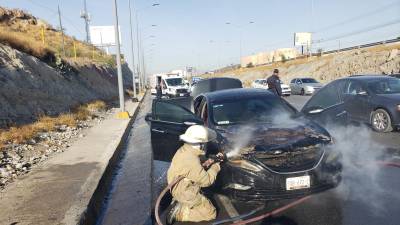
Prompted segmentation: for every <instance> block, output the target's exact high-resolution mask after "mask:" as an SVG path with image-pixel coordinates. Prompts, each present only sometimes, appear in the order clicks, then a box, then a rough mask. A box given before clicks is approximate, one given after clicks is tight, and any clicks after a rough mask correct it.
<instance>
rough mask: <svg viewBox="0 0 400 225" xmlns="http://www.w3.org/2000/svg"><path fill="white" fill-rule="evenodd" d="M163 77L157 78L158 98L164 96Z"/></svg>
mask: <svg viewBox="0 0 400 225" xmlns="http://www.w3.org/2000/svg"><path fill="white" fill-rule="evenodd" d="M161 85H162V84H161V79H158V80H157V85H156V91H157V95H156V96H157V98H161V97H162V86H161Z"/></svg>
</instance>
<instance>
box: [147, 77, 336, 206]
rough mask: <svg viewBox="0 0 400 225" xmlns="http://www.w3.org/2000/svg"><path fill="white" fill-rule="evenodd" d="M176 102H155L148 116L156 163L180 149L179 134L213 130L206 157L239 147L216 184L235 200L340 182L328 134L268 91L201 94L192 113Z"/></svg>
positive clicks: (278, 195)
mask: <svg viewBox="0 0 400 225" xmlns="http://www.w3.org/2000/svg"><path fill="white" fill-rule="evenodd" d="M226 79H229V78H226ZM175 101H176V99H169V100H167V99H155V100H153V106H152V112H151V114H148V115H147V116H146V120H147V121H150V122H151V125H150V129H151V140H152V147H153V152H154V154H153V155H154V158H155V159H156V160H164V161H169V160H171V158H172V157H173V155H174V153H175V151H176V150H177V149H178V148H179V147H180V146H181V145H182V143H181V142H180V141H179V138H178V137H179V135H180V134H182V133H184V132H185V130H186V129H187V128H188V127H189V126H191V125H194V124H203V125H205V126H207V127H209V128H211V129H213V130H215V131H216V132H217V134H218V139H217V140H216V141H215V142H212V143H209V144H208V145H207V154H215V153H217V152H219V151H220V150H222V151H224V152H225V153H227V152H231V151H232V149H235V147H236V148H237V153H238V154H237V155H236V156H234V157H232V158H228V160H227V161H226V162H225V163H223V164H222V165H221V167H222V168H221V172H220V173H219V175H218V177H217V181H216V187H217V191H220V192H222V193H224V194H228V195H229V196H230V197H231V198H233V199H236V200H244V201H265V200H273V199H283V198H296V197H300V196H304V195H308V194H311V193H317V192H321V191H324V190H327V189H330V188H333V187H335V186H336V185H337V184H338V183H339V182H340V179H341V176H340V175H341V168H342V166H341V164H340V162H339V161H340V160H339V158H340V154H339V153H338V152H334V151H333V150H332V149H331V148H329V146H330V144H331V136H330V135H329V133H328V132H327V131H326V130H325V129H324V128H322V127H321V126H319V125H318V124H316V123H314V122H312V121H310V120H308V119H306V118H304V117H301V114H299V113H298V111H297V110H296V109H295V108H294V107H292V106H291V105H290V104H289V103H288V102H286V101H285V100H284V99H282V98H280V97H278V96H276V95H274V94H272V93H271V92H269V91H267V90H263V89H251V88H235V89H228V90H220V91H213V92H206V93H202V94H200V95H198V96H197V97H196V98H195V99H194V101H193V111H191V110H190V109H188V108H184V107H182V106H181V105H180V104H176V103H175ZM283 114H287V115H288V117H287V118H286V119H285V120H283V121H285V122H282V121H281V122H277V121H275V119H276V118H275V116H277V115H283ZM291 120H293V121H292V122H288V121H291ZM286 122H287V123H286ZM249 129H250V130H249ZM246 135H247V136H248V138H247V140H245V139H246V138H244V139H243V140H241V142H240V144H241V145H240V146H237V145H236V144H237V142H238V139H239V140H240V139H241V138H243V136H246Z"/></svg>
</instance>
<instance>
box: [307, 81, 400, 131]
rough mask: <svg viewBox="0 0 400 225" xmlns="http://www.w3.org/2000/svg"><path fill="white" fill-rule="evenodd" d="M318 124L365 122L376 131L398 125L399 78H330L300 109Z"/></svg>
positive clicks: (399, 106)
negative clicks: (330, 80)
mask: <svg viewBox="0 0 400 225" xmlns="http://www.w3.org/2000/svg"><path fill="white" fill-rule="evenodd" d="M301 111H302V112H303V113H304V114H305V115H307V116H308V117H310V118H311V119H313V120H315V121H317V122H318V123H321V124H329V123H336V124H337V123H340V124H349V123H353V122H356V123H366V124H369V125H371V126H372V128H373V129H374V130H375V131H378V132H390V131H392V130H393V129H395V128H398V127H399V126H400V80H399V79H397V78H394V77H390V76H384V75H376V76H366V75H362V76H351V77H347V78H342V79H339V80H335V81H332V82H331V83H329V84H328V85H326V86H325V87H324V88H322V89H321V90H320V91H319V92H318V93H317V94H315V95H314V96H313V97H312V98H311V99H310V100H309V101H308V102H307V103H306V104H305V106H304V107H303V109H302V110H301Z"/></svg>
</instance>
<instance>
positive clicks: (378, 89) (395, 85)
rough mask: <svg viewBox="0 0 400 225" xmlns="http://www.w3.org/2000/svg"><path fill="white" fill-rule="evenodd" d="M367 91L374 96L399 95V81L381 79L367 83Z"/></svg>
mask: <svg viewBox="0 0 400 225" xmlns="http://www.w3.org/2000/svg"><path fill="white" fill-rule="evenodd" d="M368 87H369V89H370V90H371V91H372V92H373V93H375V94H398V93H400V80H399V79H382V80H378V81H377V80H375V81H371V82H369V83H368Z"/></svg>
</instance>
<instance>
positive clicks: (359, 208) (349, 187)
mask: <svg viewBox="0 0 400 225" xmlns="http://www.w3.org/2000/svg"><path fill="white" fill-rule="evenodd" d="M307 98H309V97H304V96H291V97H289V98H287V100H288V101H289V102H290V103H291V104H293V105H294V106H295V107H297V108H300V107H301V106H302V105H303V104H304V102H305V101H306V100H307ZM144 104H145V105H147V106H146V107H142V108H141V111H140V112H139V115H140V116H139V117H140V119H139V121H138V124H136V125H134V127H133V135H132V137H131V138H130V140H129V142H128V146H127V148H128V149H131V150H128V153H127V154H128V155H129V151H131V152H132V153H131V154H132V155H131V156H130V157H129V156H128V157H126V158H125V159H124V160H123V161H122V162H121V168H122V169H121V170H122V171H124V172H123V173H122V175H119V177H120V178H118V179H117V181H116V182H115V183H116V184H115V186H116V187H117V188H114V190H113V192H112V193H111V194H110V196H109V197H108V198H109V199H110V200H109V201H110V202H111V204H109V205H110V206H108V207H107V209H106V210H105V215H103V223H101V222H100V223H98V224H128V222H129V223H130V224H137V223H135V221H136V220H135V219H134V218H135V217H136V216H134V214H135V211H136V210H138V204H142V203H141V202H143V203H144V202H145V201H146V199H144V197H143V198H141V197H140V193H141V192H144V193H145V197H146V198H148V194H147V191H146V190H147V189H148V188H149V186H148V185H147V184H144V183H145V182H144V180H146V179H147V178H143V177H140V176H139V177H140V178H139V180H137V179H135V177H134V176H126V175H127V174H130V173H138V171H139V174H136V176H138V175H140V172H142V171H143V170H141V169H140V168H139V167H138V164H137V161H138V158H137V157H138V154H139V155H147V153H149V152H151V146H150V133H149V132H148V131H149V127H148V125H147V124H146V123H145V122H144V121H143V115H145V113H147V112H148V111H149V110H150V107H148V106H149V105H150V104H151V99H150V98H146V100H145V102H144ZM139 128H140V129H139ZM135 133H137V135H136V136H135ZM371 137H373V138H374V139H375V138H376V139H379V140H381V141H382V142H387V143H385V144H387V146H397V147H399V146H400V143H399V142H400V140H399V139H400V138H399V133H398V132H397V133H390V134H377V133H375V132H373V133H371ZM354 140H355V141H356V140H357V134H354ZM349 145H352V143H349ZM135 155H136V156H135ZM139 159H140V160H143V156H142V157H139ZM396 159H399V158H396ZM146 160H148V157H146ZM146 163H147V165H152V166H153V168H152V176H151V178H152V185H151V186H152V198H151V199H152V200H151V201H152V204H153V206H154V202H155V198H156V197H157V196H158V193H159V192H160V191H161V189H162V188H163V187H165V185H166V177H165V175H166V171H167V169H168V166H169V164H168V163H165V162H160V161H153V162H152V163H150V162H146ZM146 163H145V164H146ZM139 165H140V164H139ZM141 165H144V164H141ZM348 168H349V169H347V170H345V174H344V179H343V181H342V184H341V185H340V186H339V187H338V188H336V189H333V190H330V191H327V192H324V193H320V194H317V195H314V196H312V197H311V198H310V199H308V200H307V201H306V202H304V203H302V204H300V205H298V206H296V207H294V208H291V209H289V210H287V211H284V212H282V213H280V214H278V215H277V216H274V217H272V218H268V219H265V220H264V221H261V222H258V223H254V224H271V225H272V224H274V225H278V224H279V225H303V224H304V225H330V224H332V225H339V224H341V225H376V224H385V225H398V224H400V222H399V221H400V169H399V168H393V167H383V166H378V165H376V164H375V163H374V162H368V164H366V165H361V166H359V165H356V164H355V162H348ZM147 170H148V169H147V166H146V169H145V171H147ZM120 174H121V172H120ZM123 174H125V175H123ZM121 177H125V178H124V179H121ZM125 179H127V180H125ZM121 184H122V185H121ZM118 186H121V187H126V188H118ZM129 187H134V189H135V191H132V190H130V189H129ZM140 188H142V189H143V190H140ZM145 189H146V190H145ZM133 195H134V196H133ZM137 198H139V200H140V201H139V203H135V201H136V200H137ZM148 200H149V199H148ZM149 201H150V200H149ZM212 201H213V202H214V204H215V206H216V207H217V210H218V218H217V220H219V219H226V218H229V217H230V216H234V215H238V214H244V213H247V212H249V211H250V210H252V209H255V208H256V207H258V205H255V204H248V203H243V202H234V201H231V200H230V199H226V198H223V196H222V198H221V196H215V195H214V196H213V197H212ZM289 202H290V200H285V201H274V202H267V203H265V205H264V208H263V209H262V210H261V211H259V212H258V213H257V214H256V215H260V214H263V213H266V212H269V211H271V210H273V209H276V208H278V207H280V206H283V205H285V204H287V203H289ZM144 205H146V204H144ZM117 211H120V212H123V213H115V212H117ZM139 211H140V212H141V213H144V211H143V210H139ZM124 217H125V218H124ZM132 218H133V219H132ZM121 221H123V222H122V223H121ZM177 224H195V223H177ZM198 224H210V223H198Z"/></svg>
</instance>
